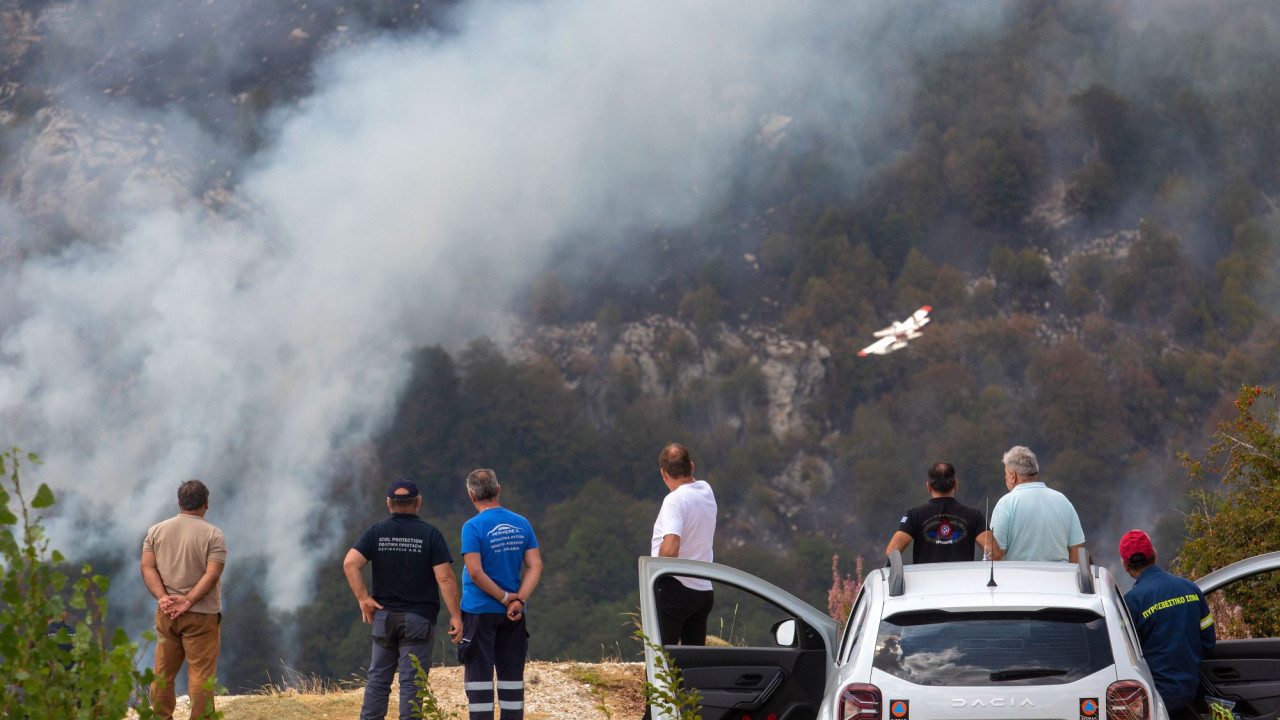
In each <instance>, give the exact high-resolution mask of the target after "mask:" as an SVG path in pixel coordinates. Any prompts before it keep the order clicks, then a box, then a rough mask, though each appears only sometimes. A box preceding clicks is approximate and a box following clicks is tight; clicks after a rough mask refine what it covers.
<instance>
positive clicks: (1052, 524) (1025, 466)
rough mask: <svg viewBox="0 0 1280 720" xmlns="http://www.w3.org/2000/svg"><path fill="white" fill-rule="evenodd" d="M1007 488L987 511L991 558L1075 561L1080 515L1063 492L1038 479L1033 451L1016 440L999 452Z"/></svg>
mask: <svg viewBox="0 0 1280 720" xmlns="http://www.w3.org/2000/svg"><path fill="white" fill-rule="evenodd" d="M1004 484H1005V487H1007V488H1009V494H1008V495H1005V496H1004V497H1002V498H1000V501H999V502H997V503H996V507H995V510H993V511H992V512H991V533H992V535H993V536H994V537H995V540H996V542H995V547H994V548H993V550H992V555H993V556H994V557H995V559H996V560H1049V561H1057V562H1075V561H1076V558H1077V554H1078V552H1079V550H1080V546H1082V545H1084V530H1083V529H1082V528H1081V527H1080V516H1079V515H1077V514H1076V509H1075V507H1073V506H1072V505H1071V501H1070V500H1068V499H1067V496H1066V495H1063V494H1062V493H1060V492H1058V491H1057V490H1053V489H1051V488H1049V487H1048V486H1046V485H1045V484H1044V483H1042V482H1040V464H1039V463H1038V462H1036V455H1035V453H1033V452H1031V450H1029V449H1027V448H1025V447H1023V446H1021V445H1018V446H1015V447H1012V448H1010V449H1009V452H1007V453H1005V454H1004Z"/></svg>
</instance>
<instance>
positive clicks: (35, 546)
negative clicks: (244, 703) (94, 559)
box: [0, 448, 155, 720]
mask: <svg viewBox="0 0 1280 720" xmlns="http://www.w3.org/2000/svg"><path fill="white" fill-rule="evenodd" d="M24 462H25V463H31V464H33V465H38V464H39V463H40V458H39V457H38V456H37V455H36V454H35V453H24V452H23V451H22V450H20V449H18V448H12V449H10V450H7V451H5V452H3V453H0V564H2V565H3V570H4V574H3V580H2V582H0V658H3V660H2V661H0V678H4V680H3V682H0V717H13V718H17V717H22V718H27V720H53V719H55V718H57V719H58V720H62V719H63V718H72V717H74V718H80V719H82V720H97V719H102V720H107V719H110V720H117V719H118V718H123V717H125V715H126V714H127V713H129V712H130V709H131V708H132V710H133V712H134V716H135V717H137V718H139V720H148V719H149V718H153V717H155V714H154V712H153V711H152V709H151V707H150V705H149V704H148V703H146V702H136V700H137V698H139V697H141V693H140V690H141V689H142V688H145V687H146V686H147V685H148V684H150V683H151V681H152V680H153V675H152V673H151V671H150V670H147V671H145V672H139V671H138V670H137V669H136V662H135V661H136V659H137V658H138V657H139V650H138V645H137V643H134V642H132V641H130V640H129V637H128V634H127V633H125V632H124V630H122V629H117V630H116V631H115V632H114V633H112V634H111V636H110V638H108V637H107V630H106V626H105V621H106V617H107V601H106V592H107V588H108V586H109V584H110V582H109V580H108V579H107V578H105V577H102V576H101V575H93V574H92V568H91V567H90V566H89V565H87V564H86V565H85V566H84V567H83V568H82V569H81V574H80V577H79V578H77V579H76V580H75V582H74V583H72V582H70V579H69V578H68V577H67V576H66V575H65V574H63V573H62V572H60V571H58V569H57V566H58V565H60V564H62V563H64V562H65V561H66V559H65V558H64V557H63V555H62V553H60V552H58V551H57V550H51V549H50V547H49V540H48V539H47V538H46V537H45V532H44V527H43V526H42V525H41V524H40V518H39V516H38V515H37V514H36V513H34V512H33V511H36V510H43V509H45V508H48V507H52V506H53V504H54V498H53V491H52V490H50V489H49V486H48V485H45V484H43V483H42V484H41V485H40V487H39V488H38V489H37V490H36V494H35V496H34V497H33V498H31V500H30V502H29V503H28V501H27V498H26V497H25V496H24V495H23V494H22V481H21V477H20V473H19V470H20V468H21V466H22V464H23V463H24ZM10 490H12V494H10ZM14 502H16V503H17V507H18V510H19V513H18V514H15V513H14V512H13V510H12V508H11V505H12V504H13V503H14ZM68 610H70V611H72V613H73V614H74V615H79V616H80V618H79V619H78V620H76V621H75V623H74V632H71V631H69V630H68V629H67V628H63V627H58V626H54V625H53V623H54V622H60V621H62V620H63V618H64V617H66V616H67V613H68ZM55 627H57V629H56V630H54V628H55ZM145 637H146V639H148V640H153V639H154V637H153V636H150V635H147V636H145Z"/></svg>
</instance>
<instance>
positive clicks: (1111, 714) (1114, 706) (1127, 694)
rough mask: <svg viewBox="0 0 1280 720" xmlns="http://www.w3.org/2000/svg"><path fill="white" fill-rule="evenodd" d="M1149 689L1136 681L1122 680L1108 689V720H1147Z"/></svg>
mask: <svg viewBox="0 0 1280 720" xmlns="http://www.w3.org/2000/svg"><path fill="white" fill-rule="evenodd" d="M1148 708H1149V704H1148V702H1147V689H1146V688H1145V687H1143V686H1142V683H1140V682H1137V681H1136V680H1121V681H1119V682H1113V683H1111V687H1108V688H1107V720H1147V717H1148V716H1149V711H1148Z"/></svg>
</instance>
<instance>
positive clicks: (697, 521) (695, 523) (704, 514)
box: [652, 480, 716, 590]
mask: <svg viewBox="0 0 1280 720" xmlns="http://www.w3.org/2000/svg"><path fill="white" fill-rule="evenodd" d="M668 535H678V536H679V537H680V557H682V558H689V559H691V560H702V561H705V562H712V561H713V555H712V551H711V544H712V542H713V541H714V540H715V537H716V494H715V493H714V492H712V491H711V486H710V485H708V484H707V482H706V481H705V480H694V481H693V482H691V483H685V484H683V485H681V486H679V487H677V488H676V489H675V490H673V491H671V492H669V493H667V496H666V497H665V498H664V499H663V500H662V509H661V510H659V511H658V519H657V520H655V521H654V522H653V542H652V546H653V556H654V557H658V549H659V548H661V547H662V538H664V537H666V536H668ZM676 579H677V580H679V581H680V582H681V583H683V584H684V586H685V587H687V588H690V589H691V590H710V589H711V581H710V580H701V579H697V578H686V577H677V578H676Z"/></svg>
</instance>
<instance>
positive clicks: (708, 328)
mask: <svg viewBox="0 0 1280 720" xmlns="http://www.w3.org/2000/svg"><path fill="white" fill-rule="evenodd" d="M722 312H724V301H722V300H721V299H720V295H719V294H717V293H716V289H715V288H714V287H712V286H710V285H703V286H702V287H700V288H698V289H697V290H693V291H691V292H687V293H685V295H684V298H682V299H681V300H680V316H681V317H686V318H689V319H690V320H692V321H693V328H694V330H695V331H696V332H697V333H698V337H699V338H701V339H702V340H704V341H705V340H706V339H708V338H710V337H711V335H712V333H713V332H714V331H715V329H716V327H717V326H718V325H719V323H720V314H721V313H722Z"/></svg>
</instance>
